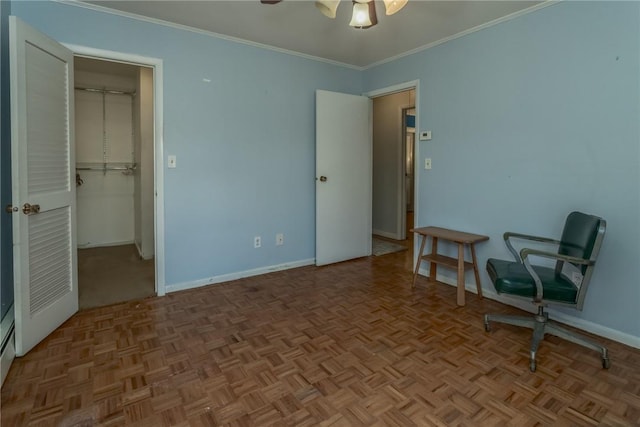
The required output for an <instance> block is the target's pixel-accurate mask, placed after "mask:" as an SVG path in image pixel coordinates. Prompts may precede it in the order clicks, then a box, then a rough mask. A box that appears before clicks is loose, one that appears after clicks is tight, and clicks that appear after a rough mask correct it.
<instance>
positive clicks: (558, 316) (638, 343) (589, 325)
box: [420, 267, 640, 349]
mask: <svg viewBox="0 0 640 427" xmlns="http://www.w3.org/2000/svg"><path fill="white" fill-rule="evenodd" d="M420 274H421V275H423V276H429V269H428V268H422V267H421V268H420ZM436 280H438V281H439V282H442V283H445V284H447V285H450V286H455V287H457V286H458V282H457V281H456V280H455V279H453V278H451V277H447V276H442V275H440V274H437V275H436ZM464 287H465V289H466V290H467V291H469V292H472V293H474V294H477V293H478V290H477V289H476V285H475V283H466V282H465V286H464ZM482 294H483V296H484V297H486V298H489V299H492V300H494V301H498V302H501V303H503V304H507V305H510V306H512V307H516V308H519V309H521V310H524V311H528V312H530V313H535V312H536V306H535V305H533V304H531V303H528V302H526V301H524V300H520V299H517V298H510V297H508V296H504V295H499V294H498V293H497V292H495V291H494V290H493V289H486V288H482ZM548 312H549V317H550V318H551V319H552V320H555V321H556V322H558V323H563V324H565V325H568V326H572V327H574V328H578V329H581V330H583V331H586V332H589V333H592V334H594V335H598V336H600V337H603V338H607V339H610V340H612V341H616V342H619V343H622V344H625V345H628V346H629V347H633V348H638V349H640V337H636V336H633V335H631V334H628V333H626V332H621V331H618V330H617V329H612V328H609V327H607V326H603V325H600V324H598V323H594V322H591V321H589V320H585V319H581V318H579V317H576V316H571V315H568V314H566V313H562V312H560V311H557V310H554V309H553V308H549V309H548ZM479 321H481V320H479Z"/></svg>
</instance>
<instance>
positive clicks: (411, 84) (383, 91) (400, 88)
mask: <svg viewBox="0 0 640 427" xmlns="http://www.w3.org/2000/svg"><path fill="white" fill-rule="evenodd" d="M412 89H413V90H414V91H415V101H414V108H415V109H416V123H415V129H416V134H417V133H418V129H419V125H420V123H419V120H420V114H419V112H420V80H419V79H418V80H411V81H408V82H404V83H398V84H395V85H392V86H387V87H383V88H380V89H375V90H372V91H369V92H365V93H364V94H363V95H364V96H367V97H369V98H371V99H374V98H379V97H381V96H386V95H393V94H394V93H398V92H405V91H408V90H412ZM402 108H404V106H403V107H402ZM402 108H401V109H400V115H401V116H402V115H403V114H402V113H403V112H402ZM405 127H406V126H404V124H403V129H404V128H405ZM403 134H404V130H403ZM401 145H402V152H403V153H404V152H405V145H406V141H402V144H401ZM419 148H420V146H419V145H418V138H415V140H414V145H413V222H414V223H413V224H412V228H413V227H415V225H416V224H415V222H416V219H417V218H418V207H419V203H418V200H419V194H420V192H419V191H418V184H419V183H418V163H419V162H417V161H416V159H418V158H419V155H420V153H419ZM403 163H404V164H406V159H403ZM405 168H406V166H404V165H403V166H402V171H403V176H402V179H401V180H400V182H401V184H400V188H399V189H398V191H400V193H401V197H400V199H401V205H400V207H398V209H402V210H403V211H404V212H405V215H404V216H403V215H400V223H401V224H402V227H403V229H406V227H407V224H406V200H405V199H406V197H405V196H404V194H405V192H406V188H405V179H404V170H405ZM401 231H402V230H401ZM416 252H417V251H415V250H414V258H415V253H416ZM414 263H415V259H414Z"/></svg>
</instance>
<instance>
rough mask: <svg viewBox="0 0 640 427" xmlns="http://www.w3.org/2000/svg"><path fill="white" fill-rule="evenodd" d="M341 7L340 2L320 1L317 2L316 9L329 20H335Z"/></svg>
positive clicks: (336, 0)
mask: <svg viewBox="0 0 640 427" xmlns="http://www.w3.org/2000/svg"><path fill="white" fill-rule="evenodd" d="M339 5H340V0H318V1H316V7H317V8H318V9H319V10H320V12H322V14H323V15H324V16H326V17H328V18H331V19H334V18H335V17H336V10H337V9H338V6H339Z"/></svg>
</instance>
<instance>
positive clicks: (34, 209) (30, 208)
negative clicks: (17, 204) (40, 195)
mask: <svg viewBox="0 0 640 427" xmlns="http://www.w3.org/2000/svg"><path fill="white" fill-rule="evenodd" d="M38 212H40V205H30V204H29V203H25V204H24V205H23V206H22V213H23V214H25V215H31V214H37V213H38Z"/></svg>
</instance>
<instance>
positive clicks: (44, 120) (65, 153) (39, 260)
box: [10, 17, 78, 356]
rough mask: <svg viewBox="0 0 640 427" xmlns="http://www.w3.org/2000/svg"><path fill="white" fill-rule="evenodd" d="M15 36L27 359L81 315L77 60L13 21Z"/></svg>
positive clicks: (17, 219) (21, 303) (16, 182)
mask: <svg viewBox="0 0 640 427" xmlns="http://www.w3.org/2000/svg"><path fill="white" fill-rule="evenodd" d="M10 34H11V75H12V79H11V80H12V84H11V107H12V108H11V138H12V141H11V156H12V186H13V187H12V188H13V194H12V202H13V203H12V204H13V206H14V207H16V208H17V210H16V209H15V208H14V212H13V214H12V215H13V227H14V229H13V239H14V270H15V284H14V286H15V313H16V325H15V330H16V354H17V355H18V356H21V355H24V354H25V353H27V352H28V351H29V350H30V349H31V348H33V347H34V346H35V345H36V344H38V343H39V342H40V341H41V340H42V339H43V338H45V337H46V336H47V335H49V334H50V333H51V332H52V331H53V330H54V329H56V328H57V327H58V326H60V325H61V324H62V323H63V322H64V321H65V320H67V319H68V318H69V317H70V316H71V315H72V314H73V313H75V312H76V311H77V310H78V281H77V260H76V240H75V197H76V194H75V179H74V178H75V155H74V144H73V130H74V122H73V97H72V95H73V55H72V53H71V52H70V51H69V50H68V49H66V48H65V47H63V46H62V45H60V44H59V43H56V42H55V41H53V40H51V39H49V38H48V37H46V36H45V35H43V34H41V33H39V32H37V31H35V30H34V29H32V28H30V27H29V26H27V25H26V24H24V23H23V22H21V21H20V20H18V19H16V18H14V17H11V20H10ZM29 206H31V207H29Z"/></svg>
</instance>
